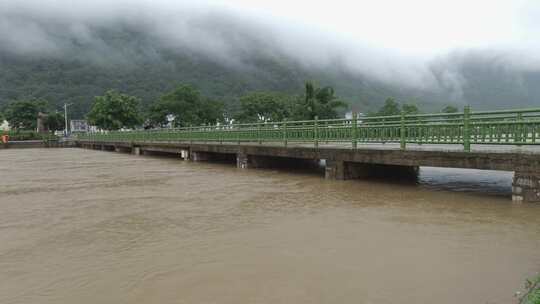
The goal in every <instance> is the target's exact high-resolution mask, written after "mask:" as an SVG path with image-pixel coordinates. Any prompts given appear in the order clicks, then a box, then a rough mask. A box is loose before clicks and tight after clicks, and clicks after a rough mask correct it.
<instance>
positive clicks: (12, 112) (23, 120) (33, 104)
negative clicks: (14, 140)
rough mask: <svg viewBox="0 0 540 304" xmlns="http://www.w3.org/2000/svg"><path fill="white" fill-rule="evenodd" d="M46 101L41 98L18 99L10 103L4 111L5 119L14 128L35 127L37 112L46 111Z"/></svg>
mask: <svg viewBox="0 0 540 304" xmlns="http://www.w3.org/2000/svg"><path fill="white" fill-rule="evenodd" d="M47 108H48V103H47V101H45V100H42V99H29V100H18V101H14V102H12V103H10V104H9V105H8V106H7V107H6V109H5V111H4V116H5V119H6V120H7V121H8V122H9V125H10V126H11V127H12V128H14V129H21V130H32V129H35V128H36V127H37V117H38V113H39V112H43V113H45V112H47Z"/></svg>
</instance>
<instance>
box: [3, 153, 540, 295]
mask: <svg viewBox="0 0 540 304" xmlns="http://www.w3.org/2000/svg"><path fill="white" fill-rule="evenodd" d="M511 176H512V175H511V173H505V172H482V171H461V170H449V169H436V168H423V169H422V171H421V177H420V184H419V185H411V184H399V183H395V182H385V181H380V180H378V181H360V180H355V181H327V180H324V179H323V178H322V177H321V176H320V175H319V174H317V173H305V172H293V171H286V170H285V171H283V170H280V171H276V170H241V169H236V167H235V166H233V165H230V164H212V163H202V162H201V163H190V162H184V161H181V160H179V159H173V158H159V157H146V156H145V157H138V156H132V155H128V154H120V153H112V152H101V151H90V150H81V149H28V150H3V151H0V303H3V304H8V303H25V304H27V303H40V304H46V303H55V304H58V303H83V304H84V303H92V304H95V303H114V304H118V303H231V304H233V303H234V304H237V303H272V304H275V303H366V304H371V303H439V304H440V303H452V304H454V303H515V298H514V297H513V294H514V292H516V291H517V290H519V289H520V288H521V287H522V285H523V283H524V280H525V278H527V277H529V276H532V275H533V274H535V273H536V272H537V271H539V270H540V223H539V219H540V204H538V205H535V204H523V205H515V204H512V203H511V199H510V197H509V194H510V193H509V192H510V188H509V186H510V183H511Z"/></svg>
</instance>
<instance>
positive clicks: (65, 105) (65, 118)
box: [64, 103, 72, 137]
mask: <svg viewBox="0 0 540 304" xmlns="http://www.w3.org/2000/svg"><path fill="white" fill-rule="evenodd" d="M70 105H72V103H70V104H67V103H64V121H65V122H64V136H65V137H67V136H68V131H69V129H68V115H67V107H68V106H70Z"/></svg>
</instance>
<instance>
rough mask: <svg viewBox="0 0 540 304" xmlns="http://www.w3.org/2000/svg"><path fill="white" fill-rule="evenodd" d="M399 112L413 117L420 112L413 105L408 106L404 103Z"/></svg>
mask: <svg viewBox="0 0 540 304" xmlns="http://www.w3.org/2000/svg"><path fill="white" fill-rule="evenodd" d="M401 111H403V113H405V114H406V115H414V114H419V113H420V110H419V109H418V107H417V106H416V105H415V104H409V103H404V104H403V105H402V106H401Z"/></svg>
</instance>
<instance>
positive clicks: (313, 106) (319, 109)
mask: <svg viewBox="0 0 540 304" xmlns="http://www.w3.org/2000/svg"><path fill="white" fill-rule="evenodd" d="M346 108H347V103H345V102H344V101H342V100H340V99H338V98H337V97H336V96H335V92H334V88H332V87H330V86H327V87H323V88H319V87H316V86H315V85H314V84H313V83H312V82H310V81H308V82H306V84H305V92H304V96H303V97H301V98H299V99H298V100H297V101H296V102H295V103H294V104H293V106H292V110H291V114H292V117H293V119H294V120H311V119H314V118H315V116H318V117H319V118H320V119H330V118H337V117H338V110H339V109H346Z"/></svg>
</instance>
